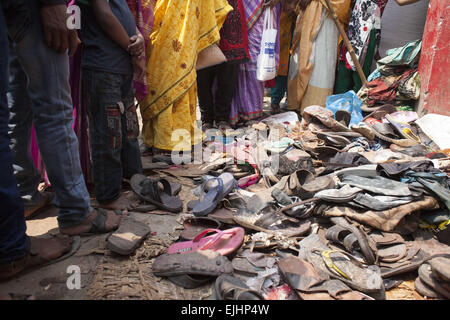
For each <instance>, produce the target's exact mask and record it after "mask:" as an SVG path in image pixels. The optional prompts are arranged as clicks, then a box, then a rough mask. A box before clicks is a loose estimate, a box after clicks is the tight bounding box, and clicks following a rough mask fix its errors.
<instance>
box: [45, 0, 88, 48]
mask: <svg viewBox="0 0 450 320" xmlns="http://www.w3.org/2000/svg"><path fill="white" fill-rule="evenodd" d="M68 16H69V14H68V13H67V6H66V5H65V4H57V5H49V6H42V7H41V23H42V28H43V31H44V38H45V42H46V43H47V46H48V47H49V48H51V49H52V50H55V51H56V52H59V53H65V52H66V51H67V50H68V54H69V56H72V55H74V54H75V51H76V50H77V47H78V45H79V44H80V39H79V38H78V35H77V31H76V30H69V28H68V27H67V18H68Z"/></svg>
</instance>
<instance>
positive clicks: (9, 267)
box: [0, 236, 72, 280]
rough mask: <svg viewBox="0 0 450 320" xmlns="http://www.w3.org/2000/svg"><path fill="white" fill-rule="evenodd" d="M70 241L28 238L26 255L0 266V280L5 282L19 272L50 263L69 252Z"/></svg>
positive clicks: (63, 238) (61, 238)
mask: <svg viewBox="0 0 450 320" xmlns="http://www.w3.org/2000/svg"><path fill="white" fill-rule="evenodd" d="M71 243H72V239H70V238H69V237H65V236H57V237H53V238H36V237H30V247H29V250H28V252H27V253H26V255H25V256H24V257H23V258H21V259H19V260H16V261H14V262H11V263H9V264H4V265H0V280H7V279H10V278H12V277H14V276H15V275H17V274H19V273H20V272H22V271H24V270H27V269H31V268H33V267H37V266H39V265H42V264H44V263H47V262H51V261H52V260H55V259H57V258H59V257H61V256H62V255H63V254H64V253H66V252H67V251H69V250H70V246H71Z"/></svg>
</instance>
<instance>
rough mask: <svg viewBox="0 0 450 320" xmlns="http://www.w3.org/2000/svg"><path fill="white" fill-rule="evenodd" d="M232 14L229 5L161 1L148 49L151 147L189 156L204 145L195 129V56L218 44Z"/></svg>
mask: <svg viewBox="0 0 450 320" xmlns="http://www.w3.org/2000/svg"><path fill="white" fill-rule="evenodd" d="M232 10H233V7H231V6H230V5H229V4H228V2H227V1H226V0H208V1H205V0H158V2H157V4H156V7H155V20H154V28H153V33H152V34H151V36H150V45H149V47H148V49H147V50H148V52H147V54H148V56H149V59H148V62H147V86H148V94H147V96H146V97H145V98H144V100H143V101H141V114H142V119H143V129H142V131H143V132H142V136H143V139H144V142H145V144H146V145H147V146H148V147H155V148H158V149H163V150H169V151H171V150H174V151H187V150H190V149H191V147H192V145H194V144H197V143H200V142H201V139H202V133H201V130H197V129H196V126H195V121H196V107H197V86H196V79H197V73H196V70H195V66H196V63H197V55H198V53H199V52H200V51H202V50H203V49H205V48H207V47H209V46H211V45H212V44H214V43H216V42H218V41H219V40H220V34H219V31H220V28H221V27H222V25H223V23H224V22H225V19H226V17H227V14H228V13H229V12H230V11H232ZM198 131H199V132H198Z"/></svg>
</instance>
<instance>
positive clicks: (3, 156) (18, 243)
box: [0, 2, 29, 264]
mask: <svg viewBox="0 0 450 320" xmlns="http://www.w3.org/2000/svg"><path fill="white" fill-rule="evenodd" d="M1 5H2V4H1V2H0V204H1V206H0V264H6V263H9V262H11V261H14V260H17V259H19V258H21V257H22V256H24V255H25V253H26V250H27V248H28V245H29V240H28V237H27V236H26V234H25V231H26V225H25V217H24V212H23V203H22V200H21V198H20V195H19V190H18V189H17V183H16V180H15V179H14V174H13V169H12V164H13V157H12V153H11V149H10V148H9V136H8V117H9V111H8V104H7V101H6V90H7V88H8V77H7V69H8V39H7V36H6V25H5V20H4V16H3V10H2V7H1Z"/></svg>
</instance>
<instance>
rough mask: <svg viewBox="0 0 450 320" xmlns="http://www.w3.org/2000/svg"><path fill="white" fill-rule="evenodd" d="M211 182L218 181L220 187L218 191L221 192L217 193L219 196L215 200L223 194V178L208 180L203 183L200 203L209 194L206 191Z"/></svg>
mask: <svg viewBox="0 0 450 320" xmlns="http://www.w3.org/2000/svg"><path fill="white" fill-rule="evenodd" d="M211 181H217V183H218V185H219V186H218V187H217V189H218V191H219V192H217V195H216V197H215V198H214V200H216V198H217V197H218V196H219V194H220V193H222V190H223V180H222V179H221V178H218V177H215V178H211V179H208V180H206V181H204V182H203V183H202V186H201V191H200V197H199V200H200V202H202V201H203V199H204V198H205V194H207V193H208V192H205V190H206V187H207V185H208V183H209V182H211Z"/></svg>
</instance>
